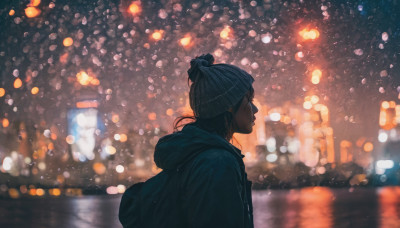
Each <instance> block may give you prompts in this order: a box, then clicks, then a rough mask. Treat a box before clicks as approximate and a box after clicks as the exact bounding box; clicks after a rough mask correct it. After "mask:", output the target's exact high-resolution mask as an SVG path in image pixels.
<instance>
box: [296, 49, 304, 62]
mask: <svg viewBox="0 0 400 228" xmlns="http://www.w3.org/2000/svg"><path fill="white" fill-rule="evenodd" d="M303 57H304V53H303V52H302V51H299V52H297V53H296V55H295V56H294V58H295V59H296V61H301V60H302V59H303Z"/></svg>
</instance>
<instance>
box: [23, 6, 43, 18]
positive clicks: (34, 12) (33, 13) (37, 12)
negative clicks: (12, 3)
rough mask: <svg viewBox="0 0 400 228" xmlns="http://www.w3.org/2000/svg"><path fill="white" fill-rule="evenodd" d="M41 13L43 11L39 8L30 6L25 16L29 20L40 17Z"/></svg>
mask: <svg viewBox="0 0 400 228" xmlns="http://www.w3.org/2000/svg"><path fill="white" fill-rule="evenodd" d="M40 13H41V11H40V10H39V9H38V8H36V7H33V6H29V7H27V8H26V9H25V15H26V16H27V17H29V18H32V17H37V16H39V15H40Z"/></svg>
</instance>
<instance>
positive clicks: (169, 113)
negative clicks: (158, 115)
mask: <svg viewBox="0 0 400 228" xmlns="http://www.w3.org/2000/svg"><path fill="white" fill-rule="evenodd" d="M165 113H166V114H167V115H168V116H172V115H173V114H174V110H173V109H172V108H169V109H167V111H166V112H165Z"/></svg>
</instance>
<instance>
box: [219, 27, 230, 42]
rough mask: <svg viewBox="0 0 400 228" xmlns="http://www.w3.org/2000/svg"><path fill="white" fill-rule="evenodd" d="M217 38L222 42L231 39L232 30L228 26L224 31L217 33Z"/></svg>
mask: <svg viewBox="0 0 400 228" xmlns="http://www.w3.org/2000/svg"><path fill="white" fill-rule="evenodd" d="M219 36H220V37H221V38H222V39H224V40H229V39H232V38H233V29H232V28H231V27H230V26H225V27H224V29H222V31H221V32H220V33H219Z"/></svg>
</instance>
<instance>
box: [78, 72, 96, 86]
mask: <svg viewBox="0 0 400 228" xmlns="http://www.w3.org/2000/svg"><path fill="white" fill-rule="evenodd" d="M76 79H77V81H78V82H79V83H80V84H81V85H83V86H87V85H90V84H91V85H98V81H97V80H96V78H94V77H93V76H91V75H89V74H88V73H86V72H85V71H80V72H79V73H77V74H76Z"/></svg>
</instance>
